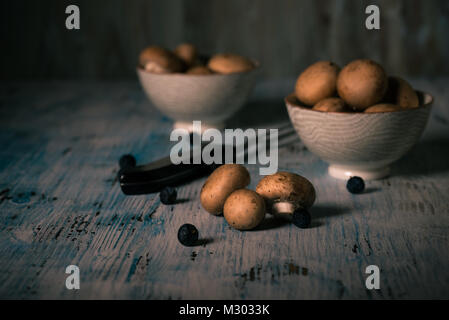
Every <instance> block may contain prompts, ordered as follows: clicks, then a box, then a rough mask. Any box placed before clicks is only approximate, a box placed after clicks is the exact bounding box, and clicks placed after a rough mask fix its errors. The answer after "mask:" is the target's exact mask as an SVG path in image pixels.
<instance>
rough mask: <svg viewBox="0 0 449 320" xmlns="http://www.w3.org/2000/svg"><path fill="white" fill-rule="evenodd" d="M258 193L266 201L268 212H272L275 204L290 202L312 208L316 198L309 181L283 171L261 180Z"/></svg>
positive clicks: (257, 189) (257, 188)
mask: <svg viewBox="0 0 449 320" xmlns="http://www.w3.org/2000/svg"><path fill="white" fill-rule="evenodd" d="M256 192H257V193H258V194H260V195H261V196H262V197H263V198H264V199H265V201H266V203H267V209H268V211H271V208H272V205H273V203H275V202H290V203H294V204H295V205H296V206H301V207H303V208H310V207H311V206H312V205H313V203H314V202H315V197H316V193H315V188H314V187H313V185H312V183H311V182H310V181H309V180H307V179H306V178H304V177H302V176H300V175H298V174H295V173H291V172H282V171H281V172H277V173H275V174H272V175H269V176H266V177H264V178H263V179H262V180H260V182H259V183H258V185H257V187H256Z"/></svg>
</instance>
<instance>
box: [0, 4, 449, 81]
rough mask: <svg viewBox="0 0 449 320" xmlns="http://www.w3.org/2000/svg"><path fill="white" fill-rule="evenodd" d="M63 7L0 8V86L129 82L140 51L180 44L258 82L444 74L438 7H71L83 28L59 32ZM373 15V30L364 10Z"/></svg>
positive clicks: (447, 45) (445, 21)
mask: <svg viewBox="0 0 449 320" xmlns="http://www.w3.org/2000/svg"><path fill="white" fill-rule="evenodd" d="M71 4H75V3H74V2H73V1H71V0H45V1H34V0H14V1H12V0H9V1H1V2H0V21H1V28H0V42H1V43H2V44H3V50H2V55H3V57H4V58H3V59H1V60H0V68H1V70H2V72H1V73H0V79H1V80H3V81H7V80H10V79H18V80H23V79H58V80H59V79H122V78H123V77H126V78H128V79H134V77H135V67H136V63H137V57H138V54H139V52H140V50H142V49H143V48H144V47H145V46H147V45H150V44H158V45H162V46H166V47H169V48H172V49H173V48H174V47H175V46H176V45H177V44H179V43H180V42H183V41H190V42H193V43H195V44H196V45H197V46H198V47H199V49H200V51H201V52H203V53H205V54H213V53H216V52H220V51H225V52H229V51H231V52H235V53H239V54H243V55H247V56H249V57H251V58H254V59H258V60H259V61H260V62H261V63H262V65H263V66H264V67H263V69H262V70H261V75H262V76H264V77H266V78H268V79H269V78H273V77H284V76H296V75H298V74H299V72H300V71H301V70H303V69H304V68H306V67H307V66H308V65H310V64H311V63H313V62H315V61H317V60H322V59H330V60H333V61H335V62H336V63H338V64H340V65H344V64H346V63H348V62H349V61H351V60H353V59H358V58H360V57H365V58H371V59H375V60H377V61H378V62H380V63H381V64H382V65H383V66H385V68H386V69H387V70H388V71H389V73H390V74H400V75H403V76H406V75H413V76H418V75H429V76H430V75H448V74H449V64H448V63H447V57H448V54H449V41H448V36H447V30H448V28H449V2H448V1H446V0H426V1H424V0H420V1H410V0H395V1H391V0H377V1H371V0H361V1H353V0H339V1H335V0H277V1H273V0H256V1H255V0H246V1H241V0H227V1H220V0H214V1H211V0H195V1H191V0H164V1H160V0H133V1H126V0H108V1H91V0H78V1H76V5H78V6H79V8H80V11H81V29H80V30H76V31H74V30H71V31H69V30H67V29H66V28H65V19H66V18H67V15H66V14H65V9H66V7H67V6H68V5H71ZM371 4H376V5H378V6H379V8H380V10H381V30H380V31H377V30H376V31H372V30H367V29H366V28H365V19H366V17H367V15H366V14H365V9H366V7H367V6H368V5H371Z"/></svg>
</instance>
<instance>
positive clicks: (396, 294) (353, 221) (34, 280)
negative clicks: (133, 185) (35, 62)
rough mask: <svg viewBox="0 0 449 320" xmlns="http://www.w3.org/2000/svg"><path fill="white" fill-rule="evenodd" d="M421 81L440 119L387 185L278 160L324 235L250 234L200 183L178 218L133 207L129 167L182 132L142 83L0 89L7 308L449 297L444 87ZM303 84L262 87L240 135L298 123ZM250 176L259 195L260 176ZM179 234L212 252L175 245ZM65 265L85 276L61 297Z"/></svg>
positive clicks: (164, 149) (273, 227) (146, 203)
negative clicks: (293, 118) (289, 109)
mask: <svg viewBox="0 0 449 320" xmlns="http://www.w3.org/2000/svg"><path fill="white" fill-rule="evenodd" d="M413 83H414V85H415V86H416V87H417V88H420V89H423V90H426V91H429V92H431V93H433V94H434V95H435V98H436V103H435V109H434V112H433V115H432V118H431V121H430V123H429V126H428V129H427V131H426V133H425V135H424V138H423V140H422V141H421V142H420V143H419V144H418V145H417V146H416V147H415V148H414V149H413V150H412V151H411V152H410V153H409V154H408V155H407V156H406V157H405V158H404V159H402V160H400V161H399V162H398V163H397V164H395V165H394V167H393V175H392V176H391V177H390V178H388V179H385V180H381V181H374V182H369V183H367V192H366V193H365V194H362V195H358V196H354V195H351V194H349V193H348V192H347V191H346V189H345V183H344V182H342V181H339V180H335V179H333V178H331V177H329V176H328V175H327V173H326V169H327V167H326V164H325V163H324V162H322V161H320V160H319V159H318V158H317V157H316V156H314V155H312V154H311V153H310V152H308V151H307V150H306V149H305V147H304V146H303V145H302V143H301V142H300V141H299V139H297V140H296V141H295V142H294V143H292V144H291V145H289V146H287V147H284V148H282V149H281V150H280V157H279V159H280V164H279V168H280V169H282V170H289V171H294V172H297V173H300V174H302V175H304V176H306V177H307V178H309V179H310V180H311V181H312V182H313V183H314V185H315V187H316V190H317V202H316V205H315V206H314V208H313V209H312V214H313V217H314V222H313V227H312V228H311V229H308V230H300V229H297V228H296V227H294V226H291V225H290V224H286V223H284V224H282V223H278V222H276V221H267V222H266V223H265V224H264V225H263V226H262V228H260V229H259V230H257V231H251V232H239V231H236V230H233V229H230V228H229V227H228V225H227V224H226V222H225V221H224V219H223V218H222V217H214V216H211V215H209V214H208V213H206V212H204V211H203V210H202V209H201V206H200V202H199V191H200V188H201V186H202V183H203V182H204V179H200V180H197V181H194V182H192V183H190V184H188V185H186V186H183V187H181V188H179V190H178V194H179V198H181V199H184V200H185V201H182V202H181V203H179V204H177V205H170V206H165V205H162V204H161V203H160V201H159V197H158V195H156V194H153V195H143V196H125V195H124V194H122V192H121V191H120V188H119V185H118V184H117V180H116V178H115V177H116V174H117V169H118V164H117V160H118V158H119V157H120V156H121V155H122V154H124V153H132V154H134V155H135V156H136V158H137V161H138V162H139V163H145V162H148V161H151V160H154V159H157V158H159V157H162V156H165V155H167V153H168V151H169V148H170V144H169V143H168V141H169V138H168V137H169V133H170V131H171V125H172V122H171V121H170V120H169V119H167V118H166V117H164V116H163V115H162V114H160V113H159V112H158V111H156V109H154V108H153V107H152V106H151V105H150V103H149V102H148V101H147V100H146V98H145V96H144V94H143V92H142V90H141V89H140V86H139V84H138V83H135V82H125V83H47V84H37V83H35V84H2V86H1V87H0V106H1V107H0V124H1V126H0V145H1V148H0V193H1V195H0V297H1V298H27V299H38V298H61V299H72V298H100V299H105V298H114V299H147V298H152V299H153V298H155V299H165V298H171V299H180V298H182V299H218V298H220V299H239V298H245V299H260V298H264V299H304V298H306V299H310V298H328V299H347V298H363V299H387V298H449V237H448V230H449V201H448V200H449V196H448V195H449V94H448V92H449V91H448V90H447V89H448V88H447V83H448V79H447V78H441V79H434V80H432V81H428V80H424V79H417V80H415V81H414V82H413ZM292 86H293V80H292V79H285V80H279V81H273V82H264V83H261V84H259V86H258V87H257V88H256V90H255V92H254V95H253V98H252V101H251V103H250V104H249V105H248V106H246V107H245V109H244V110H243V111H242V112H241V113H239V115H237V116H236V117H234V118H233V119H232V121H231V122H230V126H270V124H271V125H272V124H273V123H280V122H283V121H288V120H287V115H286V112H285V107H284V106H283V102H282V96H283V95H285V94H287V93H288V92H289V91H290V88H292ZM260 110H264V112H263V114H264V118H257V117H255V116H254V114H261V113H260V112H259V111H260ZM248 168H249V170H250V172H251V176H252V182H251V187H254V186H255V185H256V184H257V182H258V180H259V179H260V177H259V176H258V168H257V167H256V166H248ZM184 223H193V224H194V225H196V226H197V227H198V229H199V231H200V236H201V237H202V238H203V239H207V240H208V241H207V242H206V244H205V245H203V246H199V247H193V248H188V247H183V246H182V245H180V244H179V243H178V241H177V239H176V233H177V230H178V228H179V226H181V225H182V224H184ZM70 264H75V265H77V266H79V267H80V271H81V289H80V290H78V291H77V290H67V289H66V287H65V279H66V276H67V275H66V274H65V268H66V267H67V266H68V265H70ZM371 264H375V265H378V266H379V267H380V268H381V290H378V291H368V290H366V288H365V278H366V276H367V275H366V274H365V268H366V266H368V265H371Z"/></svg>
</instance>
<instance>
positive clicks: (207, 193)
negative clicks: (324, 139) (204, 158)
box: [200, 164, 315, 230]
mask: <svg viewBox="0 0 449 320" xmlns="http://www.w3.org/2000/svg"><path fill="white" fill-rule="evenodd" d="M249 184H250V174H249V172H248V170H247V169H246V168H245V167H244V166H242V165H239V164H225V165H222V166H220V167H218V168H217V169H216V170H215V171H214V172H212V174H211V175H210V176H209V178H208V179H207V180H206V182H205V184H204V185H203V187H202V189H201V195H200V200H201V205H202V206H203V208H204V209H205V210H206V211H207V212H209V213H210V214H213V215H220V214H222V213H223V215H224V218H225V219H226V221H227V222H228V224H229V225H230V226H231V227H233V228H235V229H238V230H251V229H254V228H256V227H257V226H258V225H259V224H260V223H261V222H262V221H263V220H264V218H265V214H266V213H267V212H268V213H270V214H273V215H274V216H277V217H281V218H285V219H288V220H291V219H292V216H293V212H294V211H295V210H296V209H298V208H303V209H308V208H310V207H311V206H312V205H313V203H314V202H315V189H314V187H313V185H312V183H310V181H309V180H307V179H306V178H304V177H302V176H300V175H297V174H294V173H290V172H277V173H275V174H273V175H269V176H266V177H264V178H263V179H261V180H260V182H259V183H258V185H257V187H256V191H252V190H249V189H247V188H246V187H247V186H248V185H249Z"/></svg>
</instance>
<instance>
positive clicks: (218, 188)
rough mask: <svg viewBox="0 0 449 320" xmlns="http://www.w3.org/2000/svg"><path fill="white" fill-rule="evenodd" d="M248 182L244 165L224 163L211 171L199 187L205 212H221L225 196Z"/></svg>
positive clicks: (247, 173) (248, 176)
mask: <svg viewBox="0 0 449 320" xmlns="http://www.w3.org/2000/svg"><path fill="white" fill-rule="evenodd" d="M249 183H250V175H249V172H248V170H247V169H246V168H245V167H244V166H242V165H240V164H224V165H222V166H220V167H218V168H217V169H215V170H214V172H212V174H211V175H210V176H209V178H207V180H206V182H205V183H204V185H203V187H202V188H201V194H200V201H201V205H202V206H203V208H204V209H205V210H206V211H207V212H209V213H211V214H213V215H219V214H221V213H222V212H223V207H224V204H225V201H226V198H227V197H228V196H229V195H230V194H231V193H232V192H234V191H235V190H238V189H242V188H245V187H246V186H247V185H249Z"/></svg>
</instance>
